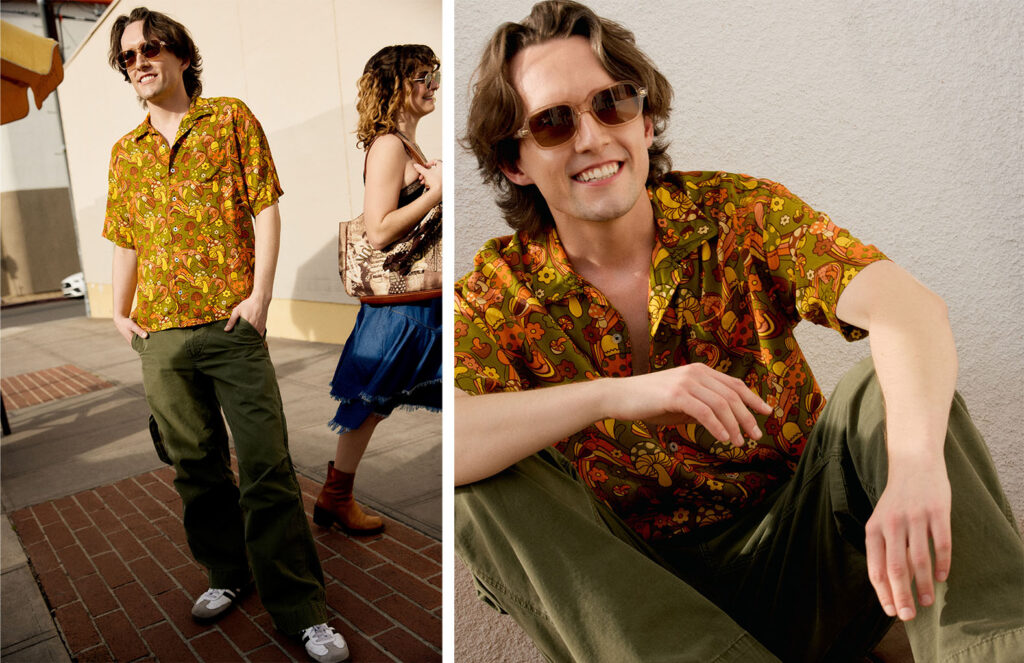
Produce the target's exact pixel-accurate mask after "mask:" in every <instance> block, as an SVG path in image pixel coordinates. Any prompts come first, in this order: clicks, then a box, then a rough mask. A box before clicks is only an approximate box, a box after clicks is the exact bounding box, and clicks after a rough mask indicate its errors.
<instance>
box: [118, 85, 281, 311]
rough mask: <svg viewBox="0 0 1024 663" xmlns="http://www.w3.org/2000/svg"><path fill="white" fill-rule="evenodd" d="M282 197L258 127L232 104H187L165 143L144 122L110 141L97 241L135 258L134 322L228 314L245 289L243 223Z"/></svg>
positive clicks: (249, 270) (249, 264) (249, 261)
mask: <svg viewBox="0 0 1024 663" xmlns="http://www.w3.org/2000/svg"><path fill="white" fill-rule="evenodd" d="M281 194H282V190H281V184H280V182H279V181H278V178H277V169H276V168H275V167H274V160H273V157H272V156H271V154H270V146H269V145H268V143H267V138H266V136H265V135H264V133H263V128H262V127H261V126H260V123H259V121H258V120H257V119H256V117H255V116H254V115H253V114H252V112H251V111H250V110H249V109H248V107H246V105H245V104H244V103H242V102H241V101H239V100H238V99H232V98H230V97H219V98H212V99H203V98H197V99H194V100H193V101H192V104H191V107H190V108H189V111H188V113H187V114H186V115H185V117H184V118H182V120H181V125H180V126H179V127H178V134H177V136H176V137H175V140H174V144H173V145H168V144H167V141H166V140H165V139H164V137H163V136H161V135H160V134H159V133H158V132H157V131H156V129H154V128H153V125H152V124H150V121H149V117H147V118H146V119H145V121H143V123H142V124H140V125H139V126H138V127H136V128H135V130H133V131H132V132H131V133H129V134H127V135H125V136H124V137H123V138H121V140H119V141H117V143H116V144H115V145H114V148H113V150H112V152H111V155H110V175H109V190H108V195H107V214H106V220H105V221H104V224H103V236H104V237H106V238H107V239H109V240H110V241H112V242H114V243H115V244H116V245H118V246H121V247H125V248H130V249H135V251H136V252H137V256H138V292H137V295H138V300H137V305H136V308H135V310H134V311H133V312H132V318H133V319H134V320H135V321H136V322H137V323H138V324H139V326H140V327H142V328H143V329H146V330H148V331H157V330H161V329H169V328H172V327H187V326H191V325H197V324H203V323H206V322H213V321H214V320H223V319H225V318H227V317H229V316H230V315H231V310H232V309H233V308H234V307H235V306H237V305H238V304H239V303H240V302H241V301H242V300H243V299H245V298H246V297H248V296H249V295H250V294H251V292H252V287H253V267H254V246H255V245H254V241H255V236H254V233H253V223H252V219H253V217H254V216H255V215H257V214H259V213H260V212H261V211H262V210H263V209H265V208H266V207H269V206H270V205H272V204H274V203H275V202H277V199H278V197H279V196H280V195H281Z"/></svg>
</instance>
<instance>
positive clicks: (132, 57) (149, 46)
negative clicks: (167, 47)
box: [117, 39, 163, 69]
mask: <svg viewBox="0 0 1024 663" xmlns="http://www.w3.org/2000/svg"><path fill="white" fill-rule="evenodd" d="M161 48H163V44H161V43H160V41H159V40H157V39H153V40H151V41H147V42H146V43H145V44H142V45H141V46H139V50H138V52H136V51H135V49H133V48H129V49H128V50H127V51H121V54H120V55H118V56H117V62H118V64H120V65H121V68H122V69H130V68H131V67H134V66H135V61H136V60H137V59H138V53H142V54H143V55H144V56H145V57H146V59H147V60H151V59H153V58H155V57H156V56H158V55H160V49H161Z"/></svg>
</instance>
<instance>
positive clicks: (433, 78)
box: [412, 69, 441, 87]
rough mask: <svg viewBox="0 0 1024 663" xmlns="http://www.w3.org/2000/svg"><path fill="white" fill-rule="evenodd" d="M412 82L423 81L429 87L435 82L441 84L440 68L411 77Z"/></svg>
mask: <svg viewBox="0 0 1024 663" xmlns="http://www.w3.org/2000/svg"><path fill="white" fill-rule="evenodd" d="M412 82H413V83H423V84H424V85H426V86H427V87H430V86H431V85H433V84H434V83H437V84H438V85H440V84H441V70H440V69H434V70H433V71H428V72H427V73H425V74H423V75H422V76H420V77H419V78H414V79H412Z"/></svg>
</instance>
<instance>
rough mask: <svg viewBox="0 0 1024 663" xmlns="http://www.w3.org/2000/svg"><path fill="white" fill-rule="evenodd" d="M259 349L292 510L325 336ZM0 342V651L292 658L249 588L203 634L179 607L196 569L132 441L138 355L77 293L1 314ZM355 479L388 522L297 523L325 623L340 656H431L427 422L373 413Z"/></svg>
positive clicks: (327, 370) (435, 463)
mask: <svg viewBox="0 0 1024 663" xmlns="http://www.w3.org/2000/svg"><path fill="white" fill-rule="evenodd" d="M270 334H271V335H272V334H273V329H271V330H270ZM268 342H269V345H270V351H271V356H272V357H273V359H274V363H275V366H276V368H277V371H278V378H279V382H280V386H281V392H282V397H283V399H284V403H285V413H286V415H287V417H288V424H289V439H290V447H291V451H292V457H293V461H294V463H295V466H296V469H297V470H298V472H299V474H300V483H301V484H302V487H303V492H304V498H305V500H306V507H307V511H310V510H311V509H312V501H313V500H314V499H315V496H316V493H317V491H318V489H319V483H320V482H321V481H322V480H323V479H324V477H325V475H326V463H327V460H328V459H330V458H331V457H333V450H334V444H335V440H336V439H337V438H336V436H335V435H334V434H333V433H331V431H330V430H328V429H327V427H326V425H325V422H326V421H327V419H328V418H330V416H331V415H332V414H333V411H334V407H335V406H334V401H333V400H331V398H330V396H329V395H328V386H327V384H328V381H329V380H330V378H331V376H332V375H333V372H334V367H335V364H336V362H337V358H338V355H339V353H340V346H338V345H331V344H323V343H305V342H299V341H290V340H284V339H276V338H273V336H271V337H270V338H269V341H268ZM0 343H2V360H3V363H2V370H0V377H2V378H3V384H4V401H5V406H6V407H7V409H8V416H9V419H10V424H11V429H12V432H11V434H10V435H7V436H5V437H4V438H3V440H2V445H0V478H2V491H0V492H2V507H3V512H4V513H5V514H6V517H8V518H9V519H10V522H11V523H12V524H13V527H14V529H13V530H12V528H11V527H4V528H3V540H2V544H3V593H4V596H5V601H4V602H3V615H2V618H3V649H2V652H0V653H2V655H3V657H4V659H5V660H8V659H9V660H12V661H17V660H23V661H35V660H40V661H41V660H46V661H50V660H61V659H60V658H58V656H64V658H63V660H68V658H67V657H68V653H69V652H70V654H71V655H72V656H74V657H76V658H77V659H78V660H118V661H131V660H136V659H150V658H152V657H156V658H157V659H158V660H193V659H195V660H207V661H211V660H253V661H256V660H288V659H289V658H291V657H296V658H297V660H303V652H302V650H301V647H298V648H296V646H295V644H294V643H292V642H291V641H289V640H287V639H284V638H281V637H280V636H279V634H277V633H276V632H275V631H274V630H273V629H272V628H271V627H270V625H269V617H268V616H267V614H266V612H265V611H263V609H262V606H261V605H260V604H259V601H258V598H256V597H255V596H254V595H253V596H250V597H249V598H248V599H246V601H245V602H243V604H242V609H241V610H238V611H236V612H235V614H233V615H232V616H231V617H230V618H228V619H227V620H224V621H222V622H221V623H220V624H219V625H217V626H215V627H212V628H205V629H199V628H197V627H195V626H194V625H193V624H192V623H191V621H190V619H189V618H188V608H189V606H190V603H191V597H193V596H194V595H196V594H198V593H200V592H201V591H202V590H203V589H205V586H204V585H205V583H204V581H203V575H202V573H201V571H200V569H199V567H198V565H196V564H195V562H194V561H192V559H191V556H190V555H189V552H188V549H187V547H186V546H185V545H184V537H183V530H182V529H181V526H180V501H179V500H178V498H177V495H176V494H175V493H174V492H173V490H171V483H170V481H171V478H172V474H171V472H170V470H169V469H167V468H165V466H163V465H162V464H161V463H160V461H159V460H158V459H157V458H156V455H155V453H154V451H153V448H152V443H151V441H150V439H149V433H148V430H147V428H146V423H147V418H148V408H147V407H146V403H145V399H144V394H143V391H142V386H141V374H140V369H139V362H138V358H137V356H136V355H135V353H134V352H133V351H132V350H131V348H130V347H129V346H128V345H127V344H126V343H124V342H123V340H122V339H121V338H120V337H119V336H118V335H117V334H116V332H115V331H114V329H113V326H112V325H111V323H110V321H109V320H93V319H89V318H86V317H85V316H84V306H83V303H82V301H81V300H78V301H74V300H71V301H58V302H46V303H39V304H33V305H27V306H21V307H16V308H7V309H4V310H3V311H2V312H0ZM9 394H10V398H8V395H9ZM356 488H357V495H358V496H359V498H360V499H361V501H362V502H363V503H365V504H366V505H367V506H369V507H371V508H372V509H373V510H375V511H377V512H379V513H382V514H383V515H385V516H386V517H387V519H388V528H387V529H386V530H385V533H384V534H383V535H381V536H377V537H370V538H368V539H367V538H353V537H348V536H346V535H343V534H341V533H340V532H337V531H324V530H321V529H319V528H316V527H315V526H314V535H315V536H316V537H317V541H318V550H319V551H320V554H321V559H322V561H323V562H324V569H325V572H326V574H327V581H328V603H329V607H330V609H331V614H332V620H333V621H332V624H334V625H335V626H336V627H337V628H339V629H340V630H341V631H342V632H343V633H344V634H345V635H346V637H347V638H348V639H349V642H350V646H351V647H352V650H353V660H360V661H378V660H379V661H423V660H439V659H440V647H441V642H440V639H441V626H440V624H441V621H440V613H441V592H440V584H441V566H440V561H441V559H440V544H439V539H440V532H441V419H440V415H438V414H435V413H425V412H404V411H403V412H398V413H396V414H395V415H394V416H393V417H392V418H390V419H389V420H387V421H385V422H384V423H382V424H381V425H380V426H379V427H378V430H377V433H376V435H375V437H374V439H373V440H372V441H371V444H370V448H369V451H368V452H367V455H366V457H365V459H364V461H363V464H362V466H361V467H360V472H359V476H358V479H357V484H356ZM26 552H27V556H26ZM40 584H41V587H42V590H43V591H42V592H41V593H40V591H39V587H40ZM12 596H19V597H22V596H24V597H25V601H24V602H22V601H12V600H11V597H12ZM54 616H55V617H56V620H54Z"/></svg>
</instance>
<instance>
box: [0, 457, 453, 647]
mask: <svg viewBox="0 0 1024 663" xmlns="http://www.w3.org/2000/svg"><path fill="white" fill-rule="evenodd" d="M172 479H173V471H172V470H171V469H170V468H163V469H160V470H156V471H154V472H149V473H146V474H142V475H139V476H136V477H132V478H128V479H123V480H121V481H118V482H116V483H113V484H110V485H106V486H101V487H99V488H96V489H94V490H88V491H84V492H81V493H78V494H76V495H71V496H69V497H63V498H61V499H58V500H54V501H52V502H45V503H43V504H37V505H36V506H32V507H28V508H25V509H21V510H20V511H16V512H14V513H12V514H10V518H11V521H12V523H13V525H14V527H15V529H16V530H17V533H18V536H19V537H20V538H21V542H22V545H23V546H24V547H25V552H26V554H27V556H28V559H29V563H30V565H31V567H32V569H33V572H34V573H35V575H36V577H37V579H38V581H39V583H40V585H41V586H42V589H43V594H44V596H45V598H46V600H47V602H48V603H49V607H50V609H51V610H52V611H53V612H54V616H55V618H56V623H57V625H58V628H59V629H60V631H61V633H62V635H63V637H64V641H65V643H66V644H67V647H68V650H69V652H70V653H71V656H72V658H76V659H77V660H78V661H118V662H119V663H129V662H130V661H137V660H154V659H155V660H160V661H174V662H175V663H177V662H178V661H207V662H212V661H217V662H220V661H306V660H308V659H307V657H306V654H305V651H304V649H303V647H302V645H301V644H298V643H297V642H295V641H292V640H291V639H289V638H287V637H284V636H282V635H281V634H279V633H278V632H277V631H276V630H275V629H274V628H273V626H272V624H271V620H270V616H269V614H267V612H266V611H265V610H264V609H263V606H262V604H261V603H260V601H259V598H258V597H257V596H256V594H255V592H253V593H251V594H250V595H249V596H248V597H246V598H245V600H243V601H242V602H241V604H240V609H236V610H234V611H232V612H231V614H229V615H228V616H227V617H225V618H224V619H222V620H221V621H219V622H218V623H217V624H216V625H214V626H205V627H204V626H199V625H197V624H195V623H194V622H193V621H192V619H191V615H190V610H191V607H192V601H193V599H194V597H196V596H198V595H199V594H201V593H202V592H203V591H205V590H206V588H207V585H206V574H205V572H204V571H203V570H202V568H201V567H200V566H199V565H198V564H197V563H196V562H195V561H193V559H192V557H191V555H190V553H189V550H188V546H187V545H186V542H185V532H184V529H183V526H182V523H181V500H180V499H179V498H178V495H177V493H176V492H175V491H174V489H173V486H172V483H171V481H172ZM299 482H300V484H301V486H302V491H303V501H304V502H305V506H306V512H307V516H308V515H310V514H311V513H312V508H313V502H314V501H315V498H316V494H317V492H318V491H319V486H318V485H317V484H315V483H314V482H313V481H311V480H309V479H307V478H305V477H303V476H299ZM385 520H386V522H387V528H386V529H385V530H384V533H383V534H382V535H377V536H374V537H364V538H357V537H349V536H346V535H345V534H342V533H340V532H339V531H337V530H333V529H332V530H323V529H321V528H318V527H316V526H315V525H313V526H312V527H313V535H314V537H315V538H316V543H317V549H318V551H319V553H320V559H321V561H322V563H323V569H324V575H325V580H326V582H327V606H328V612H329V615H330V622H329V623H330V624H331V625H332V626H334V627H335V628H337V629H338V630H339V631H340V632H341V633H342V634H343V635H344V636H345V639H346V640H347V641H348V644H349V649H350V650H351V652H352V660H353V661H357V662H359V663H370V662H376V661H383V662H392V661H403V662H416V663H419V662H425V661H440V660H441V653H440V651H441V544H440V543H438V542H437V541H435V540H433V539H431V538H429V537H427V536H424V535H422V534H420V533H418V532H416V531H414V530H412V529H410V528H408V527H406V526H404V525H402V524H400V523H398V522H395V521H393V520H390V519H385ZM4 598H5V600H7V601H11V600H15V599H14V598H13V597H9V596H8V597H4Z"/></svg>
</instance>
